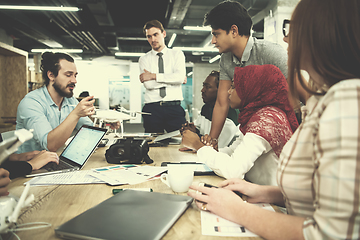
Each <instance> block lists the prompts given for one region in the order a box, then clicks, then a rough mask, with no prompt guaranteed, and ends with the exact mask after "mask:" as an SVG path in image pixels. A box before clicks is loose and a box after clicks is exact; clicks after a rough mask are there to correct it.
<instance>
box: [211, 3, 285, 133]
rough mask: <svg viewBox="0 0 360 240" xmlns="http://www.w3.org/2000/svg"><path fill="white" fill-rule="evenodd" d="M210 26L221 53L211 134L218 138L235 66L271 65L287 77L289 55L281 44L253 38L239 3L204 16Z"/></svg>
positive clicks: (247, 15)
mask: <svg viewBox="0 0 360 240" xmlns="http://www.w3.org/2000/svg"><path fill="white" fill-rule="evenodd" d="M208 25H210V26H211V28H212V35H213V37H212V40H211V43H212V44H215V47H217V48H218V49H219V53H221V58H220V82H219V88H218V95H217V100H216V103H215V107H214V113H213V117H212V125H211V130H210V134H209V135H210V136H211V137H212V138H213V139H217V138H218V137H219V135H220V132H221V129H222V127H223V125H224V122H225V119H226V116H227V113H228V110H229V95H228V90H229V88H230V87H231V83H232V79H233V76H234V70H235V67H245V66H248V65H264V64H272V65H275V66H276V67H278V68H279V69H280V70H281V72H282V73H283V74H284V76H285V77H287V53H286V50H285V49H284V48H283V47H282V46H280V45H279V44H276V43H271V42H268V41H264V40H258V39H256V38H255V37H251V36H250V30H251V27H252V20H251V17H250V15H249V14H248V12H247V10H246V9H245V8H244V6H242V5H241V4H240V3H239V2H236V1H224V2H221V3H219V4H218V5H217V6H216V7H214V8H213V9H212V10H211V11H210V12H209V13H207V14H206V15H205V19H204V26H208ZM254 81H257V79H254Z"/></svg>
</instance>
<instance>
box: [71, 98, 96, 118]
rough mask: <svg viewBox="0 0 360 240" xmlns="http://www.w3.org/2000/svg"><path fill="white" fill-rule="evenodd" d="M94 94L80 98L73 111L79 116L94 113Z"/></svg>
mask: <svg viewBox="0 0 360 240" xmlns="http://www.w3.org/2000/svg"><path fill="white" fill-rule="evenodd" d="M94 102H95V99H94V96H89V97H86V98H84V99H83V100H81V101H80V102H79V103H78V105H77V106H76V107H75V108H74V110H73V112H74V113H75V114H76V115H77V116H78V117H79V118H80V117H87V116H91V115H93V114H94V113H95V107H94Z"/></svg>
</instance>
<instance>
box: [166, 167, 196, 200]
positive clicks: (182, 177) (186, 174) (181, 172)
mask: <svg viewBox="0 0 360 240" xmlns="http://www.w3.org/2000/svg"><path fill="white" fill-rule="evenodd" d="M167 168H168V173H163V174H162V175H161V177H160V179H161V181H162V182H163V183H165V184H166V185H168V187H170V188H171V189H172V190H173V191H174V192H178V193H183V192H187V191H188V190H189V187H190V185H191V184H192V181H193V179H194V167H193V166H189V165H183V164H176V163H175V164H171V163H169V164H168V165H167Z"/></svg>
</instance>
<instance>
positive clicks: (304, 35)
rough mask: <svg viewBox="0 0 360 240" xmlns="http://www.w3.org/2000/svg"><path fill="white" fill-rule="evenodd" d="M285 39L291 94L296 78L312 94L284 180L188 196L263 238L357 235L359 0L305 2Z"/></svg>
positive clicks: (284, 159)
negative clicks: (275, 208) (270, 207)
mask: <svg viewBox="0 0 360 240" xmlns="http://www.w3.org/2000/svg"><path fill="white" fill-rule="evenodd" d="M284 41H286V42H287V43H288V44H289V47H288V55H289V62H288V64H289V68H288V70H289V74H288V82H289V88H290V90H291V92H292V93H293V94H296V83H295V81H296V78H298V79H299V83H300V84H301V85H302V86H303V88H304V89H306V91H307V92H309V93H310V94H311V95H312V96H311V97H310V98H309V99H308V100H307V102H306V108H307V113H306V116H305V118H304V119H303V122H302V124H301V125H300V126H299V128H298V129H297V130H296V132H295V133H294V135H293V136H292V138H291V139H290V140H289V141H288V142H287V144H286V145H285V146H284V148H283V151H282V153H281V155H280V159H279V161H280V163H279V166H278V172H277V182H278V186H260V185H256V184H252V183H249V182H246V181H241V180H226V181H224V182H222V183H221V184H220V187H221V188H204V187H195V186H194V187H192V189H194V190H198V191H199V192H202V193H204V194H203V195H200V194H195V193H189V195H190V196H192V197H194V198H195V199H196V200H198V202H197V205H198V206H199V207H202V209H206V210H208V211H210V212H213V213H215V214H217V215H219V216H221V217H224V218H226V219H229V220H231V221H233V222H236V223H239V224H241V225H243V226H245V227H246V228H248V229H249V230H250V231H252V232H254V233H257V234H258V235H260V236H262V237H264V238H265V239H359V238H360V231H359V228H360V177H359V176H360V157H359V156H360V147H359V145H360V140H359V139H360V138H359V136H360V111H359V110H360V97H359V96H360V67H359V66H360V1H358V0H346V1H338V0H327V1H323V0H301V1H300V2H299V3H298V5H297V7H296V8H295V10H294V13H293V15H292V18H291V21H290V31H289V33H288V36H287V37H285V38H284ZM301 70H305V71H307V72H308V73H309V76H310V80H309V81H310V82H309V83H310V84H309V85H308V84H306V83H304V81H303V79H302V77H301V73H300V71H301ZM233 191H239V192H241V193H242V194H243V195H244V196H246V197H247V202H244V201H243V200H242V199H241V198H239V197H238V196H237V195H236V194H235V193H234V192H233ZM256 202H265V203H274V204H277V205H280V206H286V209H287V212H288V214H287V215H285V214H282V213H275V212H270V211H267V210H264V209H260V208H258V207H256V206H254V205H252V204H250V203H256Z"/></svg>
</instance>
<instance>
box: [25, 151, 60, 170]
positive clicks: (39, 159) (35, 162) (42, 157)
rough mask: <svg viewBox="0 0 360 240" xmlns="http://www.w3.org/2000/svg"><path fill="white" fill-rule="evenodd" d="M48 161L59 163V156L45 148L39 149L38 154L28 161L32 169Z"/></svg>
mask: <svg viewBox="0 0 360 240" xmlns="http://www.w3.org/2000/svg"><path fill="white" fill-rule="evenodd" d="M49 162H55V163H56V164H59V156H58V155H57V154H56V153H55V152H48V151H45V150H43V151H41V152H40V153H39V154H38V155H36V156H35V157H34V158H33V159H31V160H30V161H29V163H30V165H31V166H32V169H33V170H37V169H40V168H42V167H43V166H44V165H46V164H47V163H49Z"/></svg>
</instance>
